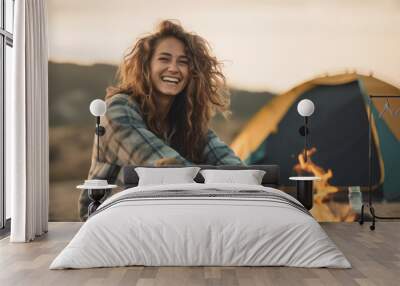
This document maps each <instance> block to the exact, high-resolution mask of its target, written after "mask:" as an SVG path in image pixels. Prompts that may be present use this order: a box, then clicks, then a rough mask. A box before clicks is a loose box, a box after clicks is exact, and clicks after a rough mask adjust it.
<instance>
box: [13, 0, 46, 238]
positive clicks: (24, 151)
mask: <svg viewBox="0 0 400 286" xmlns="http://www.w3.org/2000/svg"><path fill="white" fill-rule="evenodd" d="M14 11H15V18H14V21H15V22H14V27H15V38H14V49H13V52H14V63H15V65H14V72H13V92H12V94H11V96H10V97H7V98H6V187H7V188H10V189H11V193H12V195H11V205H12V206H11V237H10V241H12V242H27V241H31V240H33V239H35V237H36V236H40V235H41V234H43V233H44V232H47V226H48V201H49V195H48V194H49V143H48V142H49V141H48V70H47V68H48V44H47V14H46V13H47V10H46V5H45V0H21V1H15V10H14Z"/></svg>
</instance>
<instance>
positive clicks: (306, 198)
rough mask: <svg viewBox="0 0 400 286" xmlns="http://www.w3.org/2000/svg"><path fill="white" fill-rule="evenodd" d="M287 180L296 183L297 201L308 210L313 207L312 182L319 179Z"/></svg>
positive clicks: (294, 178)
mask: <svg viewBox="0 0 400 286" xmlns="http://www.w3.org/2000/svg"><path fill="white" fill-rule="evenodd" d="M289 180H292V181H296V183H297V199H298V200H299V201H300V202H301V203H302V204H303V205H304V207H305V208H306V209H308V210H310V209H312V207H313V198H314V196H313V182H314V181H318V180H321V178H320V177H290V178H289Z"/></svg>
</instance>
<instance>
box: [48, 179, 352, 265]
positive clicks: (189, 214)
mask: <svg viewBox="0 0 400 286" xmlns="http://www.w3.org/2000/svg"><path fill="white" fill-rule="evenodd" d="M175 190H176V192H175ZM253 192H254V193H253ZM157 193H159V194H161V195H160V196H157ZM165 193H172V194H174V195H173V196H163V195H162V194H165ZM191 193H196V194H200V196H191V195H190V194H191ZM216 193H217V195H215V194H216ZM224 193H225V194H227V195H226V196H222V195H221V196H219V195H218V194H224ZM235 193H236V194H237V195H235ZM138 194H139V196H138ZM147 194H151V196H149V197H146V196H147ZM154 194H156V195H154ZM230 194H231V195H230ZM253 194H254V195H253ZM256 194H257V195H256ZM258 194H260V195H258ZM299 204H300V203H299V202H298V201H296V200H295V199H294V198H292V197H291V196H289V195H287V194H285V193H284V192H282V191H279V190H277V189H273V188H269V187H264V186H255V185H239V184H198V183H191V184H172V185H157V186H140V187H134V188H130V189H127V190H125V191H123V192H120V193H118V194H116V195H114V196H112V197H111V198H109V199H107V200H106V201H105V202H104V203H103V204H102V205H101V206H100V207H99V209H98V211H97V212H96V214H94V215H93V216H92V217H90V218H89V220H88V221H87V222H86V223H85V224H84V225H83V226H82V227H81V229H80V230H79V232H78V233H77V234H76V235H75V237H74V238H73V239H72V241H71V242H70V243H69V244H68V245H67V246H66V247H65V249H64V250H63V251H62V252H61V253H60V254H59V255H58V256H57V257H56V259H55V260H54V261H53V262H52V264H51V265H50V269H63V268H91V267H113V266H127V265H145V266H195V265H198V266H200V265H203V266H211V265H214V266H245V265H246V266H293V267H331V268H350V267H351V266H350V263H349V262H348V261H347V259H346V258H345V257H344V255H343V254H342V252H341V251H340V250H338V248H337V247H336V245H335V244H334V243H333V242H332V241H331V239H330V238H329V237H328V236H327V234H326V233H325V232H324V230H323V229H322V228H321V227H320V225H319V224H318V222H317V221H315V219H314V218H313V217H312V216H311V215H309V214H308V212H307V211H306V210H305V209H303V208H301V207H299Z"/></svg>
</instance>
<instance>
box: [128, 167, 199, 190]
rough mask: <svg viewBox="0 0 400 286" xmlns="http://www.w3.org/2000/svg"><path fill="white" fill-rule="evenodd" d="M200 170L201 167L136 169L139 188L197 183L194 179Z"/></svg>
mask: <svg viewBox="0 0 400 286" xmlns="http://www.w3.org/2000/svg"><path fill="white" fill-rule="evenodd" d="M199 170H200V168H199V167H182V168H146V167H137V168H135V171H136V173H137V174H138V176H139V183H138V185H139V186H149V185H165V184H186V183H195V181H194V180H193V179H194V178H195V177H196V175H197V173H198V172H199Z"/></svg>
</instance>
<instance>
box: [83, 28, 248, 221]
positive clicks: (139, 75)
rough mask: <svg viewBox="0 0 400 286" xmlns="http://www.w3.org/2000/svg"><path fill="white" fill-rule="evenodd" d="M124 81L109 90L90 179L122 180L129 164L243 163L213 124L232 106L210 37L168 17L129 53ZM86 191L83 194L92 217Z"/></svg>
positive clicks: (121, 76) (122, 67)
mask: <svg viewBox="0 0 400 286" xmlns="http://www.w3.org/2000/svg"><path fill="white" fill-rule="evenodd" d="M118 75H119V83H118V84H117V85H116V86H112V87H109V88H108V90H107V96H106V103H107V113H106V114H105V116H104V117H103V118H102V120H103V122H102V125H103V126H104V127H105V128H106V130H107V131H106V134H105V136H103V137H102V138H101V141H102V142H101V143H100V157H99V158H100V159H97V156H96V154H97V153H96V150H97V145H96V140H95V142H94V146H93V147H94V148H93V150H94V152H93V156H92V164H91V168H90V171H89V179H106V180H108V182H109V183H117V184H119V183H121V182H122V167H123V166H126V165H155V166H160V165H167V164H180V165H192V164H209V165H225V164H229V165H240V164H243V163H242V161H241V160H240V159H239V158H238V157H237V156H236V155H235V154H234V152H233V151H232V150H231V149H230V148H229V147H228V146H227V145H226V144H225V143H224V142H222V141H221V140H220V139H219V138H218V136H217V135H216V134H215V133H214V132H213V131H212V130H210V129H209V124H210V120H211V118H212V117H213V116H214V115H215V114H216V113H217V112H221V113H222V114H224V115H226V114H227V112H228V107H229V103H230V97H229V93H228V90H227V87H226V84H225V77H224V75H223V74H222V72H221V67H220V63H219V62H218V60H217V59H216V58H215V57H214V56H212V55H211V52H210V49H209V45H208V43H207V41H206V40H204V39H203V38H201V37H200V36H198V35H195V34H193V33H188V32H186V31H185V30H184V29H183V28H182V27H181V26H180V25H179V24H177V23H174V22H172V21H163V22H161V24H160V25H159V28H158V30H157V31H156V32H155V33H153V34H150V35H149V36H146V37H143V38H141V39H139V40H138V41H137V42H136V43H135V45H134V46H133V47H132V48H131V49H130V50H129V52H128V53H127V55H126V56H125V57H124V60H123V62H122V64H121V65H120V67H119V71H118ZM87 205H88V197H87V192H85V191H83V192H82V193H81V198H80V207H81V208H80V216H81V219H85V218H86V211H87Z"/></svg>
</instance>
